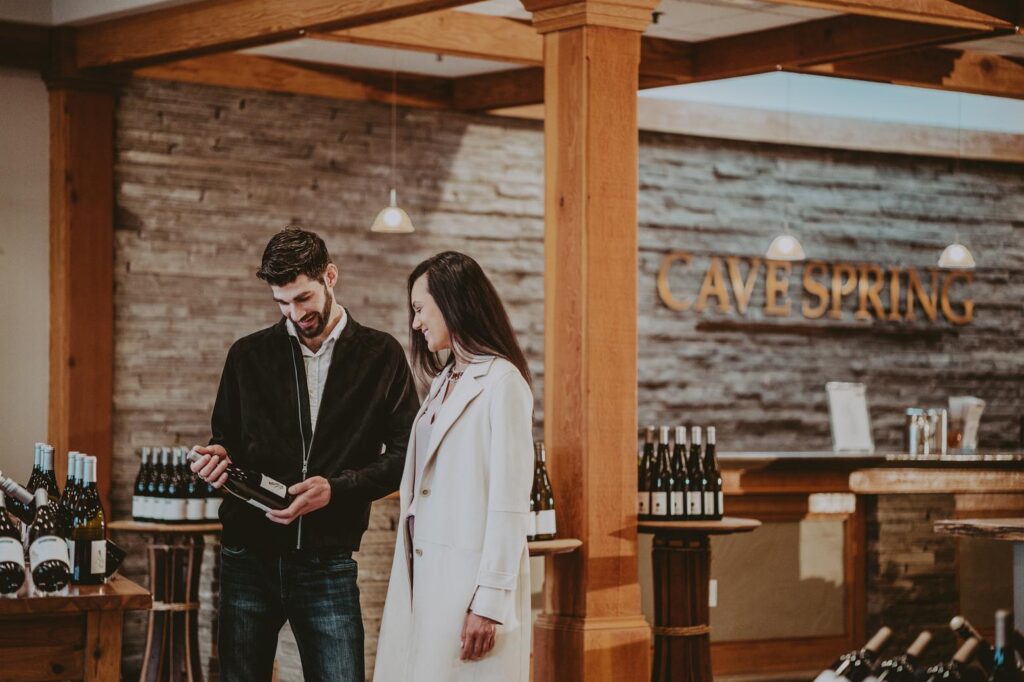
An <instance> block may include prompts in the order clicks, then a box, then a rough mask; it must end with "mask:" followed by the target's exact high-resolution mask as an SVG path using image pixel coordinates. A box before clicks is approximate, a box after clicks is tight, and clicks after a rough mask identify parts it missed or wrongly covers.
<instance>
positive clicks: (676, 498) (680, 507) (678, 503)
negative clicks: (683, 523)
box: [669, 492, 686, 516]
mask: <svg viewBox="0 0 1024 682" xmlns="http://www.w3.org/2000/svg"><path fill="white" fill-rule="evenodd" d="M670 499H671V502H670V504H669V513H670V514H671V515H672V516H683V515H684V514H685V513H686V494H685V493H683V492H674V493H672V495H671V497H670Z"/></svg>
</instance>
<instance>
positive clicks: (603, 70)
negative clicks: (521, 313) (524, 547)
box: [524, 0, 656, 682]
mask: <svg viewBox="0 0 1024 682" xmlns="http://www.w3.org/2000/svg"><path fill="white" fill-rule="evenodd" d="M524 4H525V5H526V7H527V9H529V10H530V11H532V12H533V19H534V26H535V27H536V28H537V30H538V31H539V32H541V33H542V34H544V111H545V122H544V154H545V207H544V211H545V238H544V250H545V269H544V300H545V313H544V323H545V344H544V385H545V391H544V411H545V420H544V422H545V423H544V437H545V440H546V443H547V447H548V452H549V461H550V470H551V475H552V478H553V485H554V489H555V493H556V495H557V496H558V500H559V502H560V506H559V512H560V516H559V529H558V531H559V533H560V534H561V535H564V536H567V537H577V538H580V539H582V540H583V546H582V548H581V551H579V552H577V553H574V554H571V555H564V556H556V557H550V558H548V559H547V564H546V572H545V589H544V592H545V609H544V613H543V615H541V616H540V618H539V619H538V622H537V625H536V627H535V630H534V680H537V681H538V682H547V681H551V682H553V681H555V680H558V681H559V682H564V681H566V680H579V681H581V682H582V681H583V680H586V682H597V681H600V680H609V681H611V680H616V681H618V680H645V679H649V678H650V641H651V634H650V627H649V626H648V624H647V622H646V621H645V620H644V618H643V616H642V614H641V611H640V586H639V582H638V578H637V517H636V433H637V427H636V423H637V367H636V363H637V175H638V171H637V165H638V158H637V154H638V150H637V147H638V131H637V114H636V106H637V89H638V69H639V60H640V34H641V32H642V31H643V30H644V28H645V27H646V26H647V25H648V23H649V22H650V19H651V10H652V9H653V7H654V5H655V4H656V3H655V2H648V1H647V0H644V1H643V2H641V3H639V4H632V5H626V4H620V3H619V2H618V1H617V0H613V1H612V2H603V3H595V2H590V1H585V2H577V3H564V2H561V0H555V1H554V2H553V1H552V0H527V1H526V2H525V3H524Z"/></svg>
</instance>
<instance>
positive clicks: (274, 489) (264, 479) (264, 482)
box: [260, 475, 288, 500]
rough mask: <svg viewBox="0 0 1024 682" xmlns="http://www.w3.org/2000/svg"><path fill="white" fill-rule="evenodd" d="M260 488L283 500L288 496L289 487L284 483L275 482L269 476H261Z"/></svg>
mask: <svg viewBox="0 0 1024 682" xmlns="http://www.w3.org/2000/svg"><path fill="white" fill-rule="evenodd" d="M260 487H261V488H263V489H264V490H266V491H268V492H270V493H273V494H274V495H277V496H278V497H280V498H281V499H282V500H283V499H284V498H285V497H287V496H288V486H286V485H285V484H284V483H280V482H278V481H275V480H274V479H272V478H270V477H269V476H262V475H261V476H260Z"/></svg>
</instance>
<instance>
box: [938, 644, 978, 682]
mask: <svg viewBox="0 0 1024 682" xmlns="http://www.w3.org/2000/svg"><path fill="white" fill-rule="evenodd" d="M977 647H978V640H977V639H975V638H974V637H969V638H968V639H967V640H966V641H965V642H964V643H963V644H961V645H960V648H959V649H957V650H956V653H955V654H953V658H952V659H950V661H949V662H948V663H939V664H938V665H933V666H932V667H930V668H928V672H927V673H925V677H924V678H923V679H927V681H928V682H961V681H964V682H983V681H984V680H985V675H984V673H982V672H981V671H980V670H979V669H978V667H977V666H972V665H970V663H971V659H972V658H974V657H975V656H976V654H977Z"/></svg>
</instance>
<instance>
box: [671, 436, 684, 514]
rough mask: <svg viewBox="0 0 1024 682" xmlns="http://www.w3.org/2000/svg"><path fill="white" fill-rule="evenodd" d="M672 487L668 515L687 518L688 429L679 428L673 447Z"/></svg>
mask: <svg viewBox="0 0 1024 682" xmlns="http://www.w3.org/2000/svg"><path fill="white" fill-rule="evenodd" d="M669 469H670V470H671V471H672V485H671V490H670V492H669V503H668V515H669V518H672V519H682V518H684V517H685V516H686V482H687V478H686V427H685V426H677V427H676V433H675V443H674V444H673V446H672V461H671V463H670V464H669Z"/></svg>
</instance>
